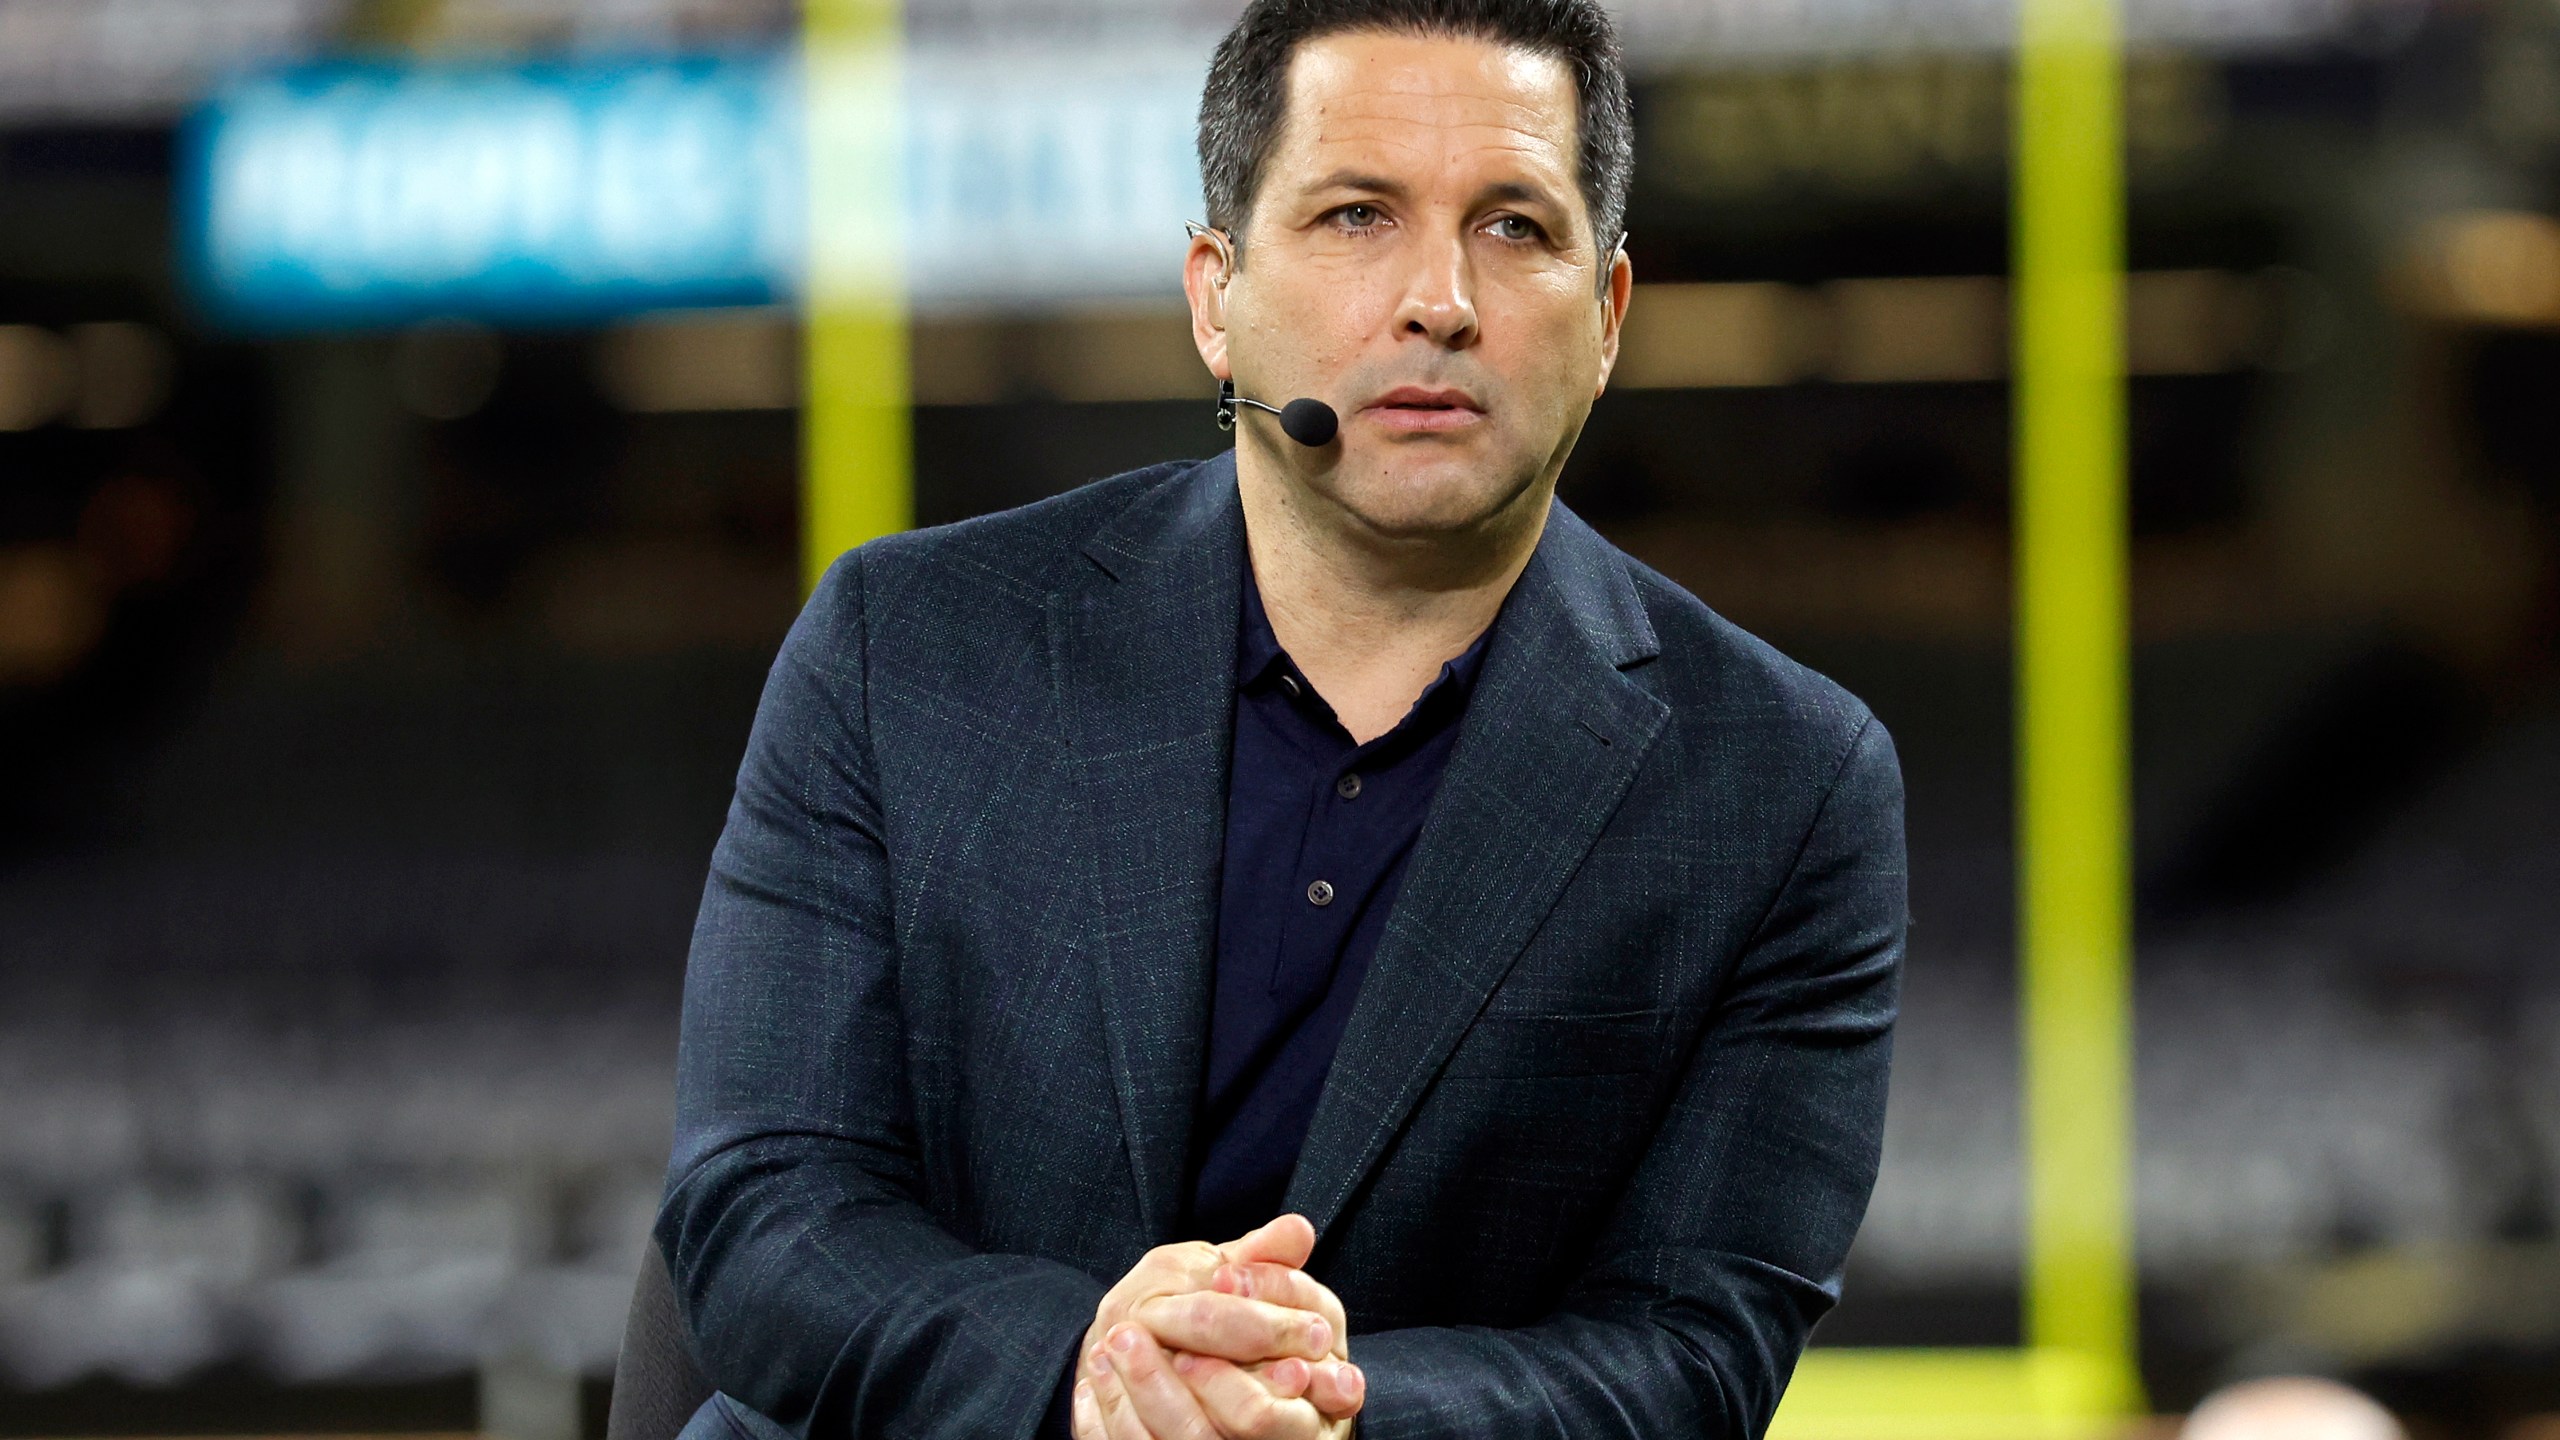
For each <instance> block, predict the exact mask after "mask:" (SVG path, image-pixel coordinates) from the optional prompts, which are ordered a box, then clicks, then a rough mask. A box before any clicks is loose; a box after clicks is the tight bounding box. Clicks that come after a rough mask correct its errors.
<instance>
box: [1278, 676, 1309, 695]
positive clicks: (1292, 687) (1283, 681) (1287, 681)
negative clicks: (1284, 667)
mask: <svg viewBox="0 0 2560 1440" xmlns="http://www.w3.org/2000/svg"><path fill="white" fill-rule="evenodd" d="M1280 688H1281V689H1283V690H1286V691H1288V692H1289V698H1290V699H1292V700H1295V699H1297V698H1298V697H1299V696H1300V695H1302V694H1305V693H1306V691H1305V689H1304V687H1302V686H1300V685H1299V684H1298V677H1297V676H1295V675H1290V674H1285V673H1284V674H1283V675H1281V677H1280Z"/></svg>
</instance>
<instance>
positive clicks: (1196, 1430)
mask: <svg viewBox="0 0 2560 1440" xmlns="http://www.w3.org/2000/svg"><path fill="white" fill-rule="evenodd" d="M1124 1341H1125V1342H1126V1343H1123V1342H1124ZM1105 1345H1106V1347H1107V1353H1108V1355H1109V1357H1110V1365H1111V1370H1112V1373H1113V1375H1114V1376H1116V1377H1117V1378H1118V1379H1119V1381H1120V1387H1121V1389H1122V1390H1123V1392H1125V1393H1126V1394H1127V1395H1128V1397H1129V1407H1130V1409H1132V1410H1133V1411H1135V1412H1136V1413H1137V1417H1138V1420H1139V1423H1141V1424H1143V1425H1145V1426H1146V1428H1147V1433H1148V1434H1150V1435H1153V1436H1155V1437H1156V1440H1218V1432H1217V1429H1216V1427H1214V1426H1212V1425H1211V1424H1210V1423H1209V1417H1208V1416H1207V1415H1206V1414H1204V1413H1202V1411H1201V1409H1200V1402H1199V1401H1198V1400H1197V1399H1195V1398H1193V1396H1192V1394H1191V1387H1190V1385H1189V1384H1187V1383H1185V1382H1184V1380H1183V1379H1182V1377H1181V1376H1179V1375H1177V1374H1175V1373H1174V1369H1173V1357H1172V1356H1171V1355H1170V1354H1168V1353H1166V1352H1165V1351H1164V1350H1163V1349H1162V1348H1161V1347H1159V1346H1158V1345H1157V1344H1156V1342H1155V1337H1153V1336H1151V1335H1149V1334H1148V1333H1147V1331H1146V1327H1145V1326H1143V1325H1115V1326H1113V1327H1112V1328H1111V1338H1110V1339H1109V1340H1108V1341H1106V1342H1105Z"/></svg>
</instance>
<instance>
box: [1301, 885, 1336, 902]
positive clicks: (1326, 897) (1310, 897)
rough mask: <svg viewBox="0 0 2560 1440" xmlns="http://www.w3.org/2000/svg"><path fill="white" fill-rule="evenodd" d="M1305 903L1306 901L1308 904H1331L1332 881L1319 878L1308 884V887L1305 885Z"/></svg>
mask: <svg viewBox="0 0 2560 1440" xmlns="http://www.w3.org/2000/svg"><path fill="white" fill-rule="evenodd" d="M1307 903H1308V904H1310V905H1330V904H1332V903H1333V882H1332V881H1330V880H1319V881H1317V882H1316V883H1314V884H1313V885H1310V886H1308V887H1307Z"/></svg>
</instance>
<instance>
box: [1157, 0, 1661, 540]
mask: <svg viewBox="0 0 2560 1440" xmlns="http://www.w3.org/2000/svg"><path fill="white" fill-rule="evenodd" d="M1577 137H1578V117H1577V114H1576V92H1575V87H1574V81H1573V74H1572V71H1571V70H1569V69H1568V68H1566V66H1565V64H1564V62H1562V61H1560V60H1558V59H1556V58H1554V57H1552V56H1546V55H1539V54H1535V53H1532V52H1529V51H1525V50H1519V49H1513V48H1507V47H1504V46H1500V45H1495V44H1492V43H1489V42H1486V41H1482V40H1473V39H1453V38H1449V37H1445V36H1419V35H1409V34H1392V33H1378V32H1371V31H1355V32H1348V33H1343V34H1336V35H1329V36H1325V37H1323V38H1321V39H1317V40H1313V41H1309V42H1307V43H1306V44H1304V45H1302V46H1300V47H1299V48H1298V51H1297V54H1296V56H1295V58H1294V59H1293V61H1292V63H1291V65H1290V67H1289V75H1288V105H1287V110H1286V113H1285V117H1284V119H1283V121H1282V124H1281V127H1280V132H1279V135H1278V137H1277V139H1276V143H1275V144H1274V147H1273V150H1272V154H1271V156H1270V159H1269V162H1268V163H1267V165H1266V167H1265V169H1264V172H1263V176H1262V181H1261V189H1260V191H1259V192H1258V194H1257V195H1256V197H1255V200H1254V205H1253V210H1252V214H1251V217H1250V219H1249V220H1248V222H1247V224H1246V228H1245V233H1244V235H1243V237H1242V240H1243V249H1244V254H1243V258H1242V263H1241V264H1240V265H1239V266H1238V267H1237V268H1236V269H1235V270H1234V271H1233V272H1232V274H1231V275H1230V278H1229V280H1228V283H1227V284H1226V286H1225V287H1224V289H1223V290H1220V289H1219V288H1218V287H1217V285H1216V283H1215V282H1216V278H1217V276H1218V275H1219V274H1220V273H1221V270H1222V262H1221V258H1220V256H1219V253H1218V251H1217V249H1216V248H1215V247H1214V246H1213V245H1212V244H1211V243H1210V242H1208V241H1206V240H1201V241H1197V242H1195V243H1194V245H1193V247H1192V251H1191V255H1190V263H1189V266H1188V268H1187V270H1186V272H1185V277H1184V278H1185V282H1186V289H1187V290H1188V291H1189V293H1190V295H1191V299H1192V315H1193V330H1194V336H1195V338H1196V339H1197V340H1198V341H1199V344H1200V353H1201V357H1202V358H1203V359H1204V360H1206V361H1207V362H1208V364H1209V368H1210V370H1211V372H1212V373H1214V374H1216V375H1217V376H1218V377H1219V378H1220V379H1230V378H1232V379H1233V380H1234V381H1235V382H1236V388H1237V390H1238V391H1239V392H1241V393H1243V394H1245V395H1249V396H1252V397H1254V398H1256V399H1260V400H1267V401H1269V402H1271V403H1273V404H1283V403H1286V402H1287V401H1288V400H1290V399H1293V398H1295V397H1297V396H1300V395H1312V396H1315V397H1316V398H1318V399H1320V400H1323V401H1325V402H1326V403H1327V404H1330V405H1332V406H1333V407H1334V409H1335V410H1336V411H1337V412H1338V413H1339V414H1340V415H1341V417H1342V431H1341V438H1340V439H1339V440H1338V441H1337V442H1336V443H1335V444H1334V445H1331V446H1327V447H1324V448H1323V449H1321V450H1305V449H1301V448H1299V447H1297V446H1295V445H1293V444H1292V443H1291V442H1289V441H1286V440H1281V439H1278V438H1277V436H1278V430H1277V427H1276V426H1272V425H1260V424H1257V425H1254V426H1253V427H1252V428H1251V430H1250V431H1249V436H1248V443H1257V444H1261V445H1265V446H1268V447H1271V448H1270V449H1269V450H1268V451H1267V452H1266V453H1268V454H1269V455H1270V457H1271V458H1273V459H1276V460H1278V461H1279V462H1280V466H1279V468H1280V469H1281V470H1282V471H1284V472H1285V473H1288V474H1291V475H1294V476H1295V477H1297V478H1298V479H1299V480H1300V481H1301V482H1302V483H1303V484H1305V485H1306V486H1307V487H1308V488H1310V489H1312V490H1314V491H1315V492H1316V493H1317V494H1318V495H1320V496H1322V497H1324V498H1325V499H1327V500H1330V501H1331V502H1333V503H1334V504H1335V505H1338V506H1339V507H1341V509H1342V510H1344V511H1346V512H1348V513H1349V514H1350V515H1351V516H1352V517H1354V518H1355V519H1356V521H1357V522H1358V523H1360V524H1362V525H1364V526H1366V527H1367V528H1369V529H1370V530H1372V531H1374V532H1376V533H1378V534H1380V535H1381V536H1386V537H1411V538H1422V537H1426V536H1428V535H1431V534H1434V533H1445V532H1449V531H1454V530H1464V529H1467V528H1470V527H1475V526H1480V525H1483V524H1485V523H1487V522H1488V521H1492V520H1494V519H1495V518H1496V517H1497V516H1500V515H1503V514H1506V513H1513V512H1515V511H1516V509H1517V507H1520V506H1522V505H1526V504H1533V503H1540V502H1542V501H1543V497H1544V487H1545V486H1546V485H1547V484H1550V483H1552V481H1553V479H1554V476H1555V473H1556V471H1557V470H1558V469H1560V468H1561V467H1562V466H1563V464H1564V457H1565V455H1566V454H1567V453H1568V452H1570V451H1571V450H1572V448H1573V442H1574V439H1575V437H1576V436H1578V435H1579V434H1580V433H1581V431H1582V423H1583V420H1584V419H1585V417H1587V416H1588V415H1589V414H1590V411H1591V402H1592V401H1593V400H1594V399H1595V398H1597V396H1598V395H1599V393H1600V390H1601V388H1602V387H1603V386H1604V385H1605V384H1606V382H1607V380H1608V374H1609V367H1610V365H1611V364H1612V363H1613V362H1614V361H1615V359H1616V357H1617V343H1618V321H1619V319H1620V317H1621V316H1622V315H1623V314H1624V313H1625V308H1626V301H1627V294H1628V282H1629V271H1628V268H1627V266H1626V265H1625V263H1624V261H1623V260H1617V261H1616V262H1615V264H1614V268H1613V270H1612V272H1611V275H1610V283H1609V284H1608V285H1607V286H1606V287H1603V286H1602V285H1601V284H1600V283H1599V282H1600V272H1599V270H1598V268H1597V267H1598V266H1599V265H1601V264H1602V263H1604V260H1605V259H1608V258H1610V257H1613V256H1614V251H1615V241H1616V239H1617V237H1616V236H1614V235H1613V236H1608V237H1599V236H1595V235H1593V234H1592V233H1591V222H1590V216H1589V214H1588V213H1587V211H1586V210H1585V208H1584V204H1583V200H1582V195H1581V191H1580V189H1579V187H1578V186H1577V184H1576V181H1575V160H1576V146H1577Z"/></svg>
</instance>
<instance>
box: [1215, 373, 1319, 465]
mask: <svg viewBox="0 0 2560 1440" xmlns="http://www.w3.org/2000/svg"><path fill="white" fill-rule="evenodd" d="M1239 405H1250V406H1252V407H1253V408H1254V409H1256V410H1268V411H1270V412H1271V413H1272V414H1274V415H1277V416H1279V417H1280V433H1282V434H1284V435H1286V436H1288V437H1289V438H1290V439H1292V440H1295V441H1297V442H1298V443H1299V444H1301V445H1304V446H1306V447H1307V448H1309V449H1314V448H1316V447H1318V446H1322V445H1330V444H1332V443H1333V437H1334V435H1335V434H1336V433H1337V432H1339V431H1340V430H1341V429H1342V419H1341V417H1340V416H1338V415H1336V414H1334V413H1333V407H1332V406H1330V405H1327V404H1326V403H1324V402H1323V401H1321V400H1318V399H1316V398H1315V397H1314V396H1312V395H1301V396H1299V397H1298V398H1297V399H1295V400H1292V401H1290V402H1289V403H1288V404H1286V405H1266V404H1264V403H1262V402H1261V401H1259V400H1249V399H1246V398H1245V397H1244V396H1242V395H1238V394H1237V393H1236V382H1234V381H1233V380H1221V381H1219V382H1218V428H1219V429H1221V430H1233V429H1234V428H1236V407H1237V406H1239Z"/></svg>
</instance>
